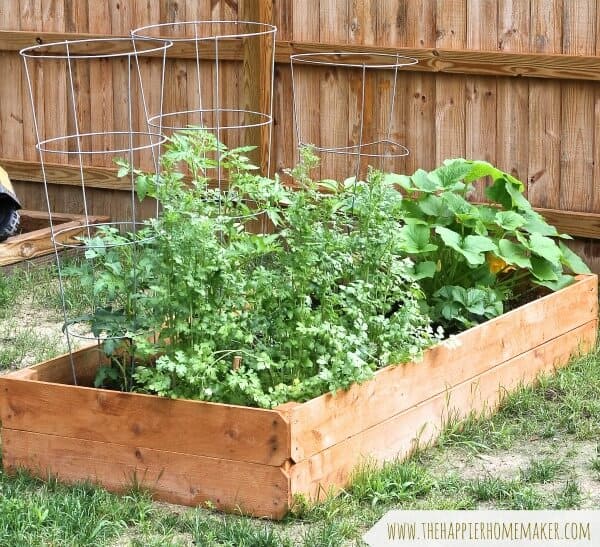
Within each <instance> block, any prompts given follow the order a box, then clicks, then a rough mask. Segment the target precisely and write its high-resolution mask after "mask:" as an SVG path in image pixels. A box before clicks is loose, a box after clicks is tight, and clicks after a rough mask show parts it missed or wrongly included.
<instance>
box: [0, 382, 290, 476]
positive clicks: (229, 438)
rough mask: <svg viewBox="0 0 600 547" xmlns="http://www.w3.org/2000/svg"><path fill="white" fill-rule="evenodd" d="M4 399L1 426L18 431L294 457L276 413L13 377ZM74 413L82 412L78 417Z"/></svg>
mask: <svg viewBox="0 0 600 547" xmlns="http://www.w3.org/2000/svg"><path fill="white" fill-rule="evenodd" d="M0 395H1V401H0V415H1V417H2V425H3V427H7V428H11V429H21V430H26V431H31V432H35V433H44V434H48V435H58V436H62V437H73V438H79V439H87V440H92V441H102V442H114V443H117V444H123V445H127V446H143V447H146V448H155V449H159V450H160V449H163V448H164V447H168V448H169V450H172V451H174V452H181V453H187V454H196V455H202V456H209V457H217V458H225V459H232V460H241V461H248V462H254V463H263V464H267V465H281V464H282V463H283V462H284V461H285V460H286V459H287V458H288V456H287V454H289V429H288V426H287V423H286V422H285V421H284V420H283V419H282V417H281V416H280V415H279V414H278V413H277V412H275V411H271V410H262V409H256V408H247V407H236V406H232V405H220V404H212V403H204V402H197V401H183V400H172V399H164V398H159V397H154V396H150V395H140V394H133V393H122V392H115V391H107V390H100V389H92V388H86V387H79V386H78V387H77V388H73V387H71V386H66V385H60V384H55V383H44V382H34V381H28V380H19V379H12V378H11V377H10V375H9V376H7V377H3V378H1V379H0ZM73 408H77V409H79V410H78V412H77V414H76V415H75V416H74V415H73V412H72V410H73ZM59 417H60V418H59ZM66 417H68V419H66Z"/></svg>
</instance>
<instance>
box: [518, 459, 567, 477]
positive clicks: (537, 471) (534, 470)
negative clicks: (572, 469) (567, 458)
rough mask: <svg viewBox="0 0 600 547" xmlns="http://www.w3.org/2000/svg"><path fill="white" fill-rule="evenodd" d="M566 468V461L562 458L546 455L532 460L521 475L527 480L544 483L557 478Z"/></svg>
mask: <svg viewBox="0 0 600 547" xmlns="http://www.w3.org/2000/svg"><path fill="white" fill-rule="evenodd" d="M564 468H565V462H564V461H563V460H562V459H558V460H557V459H555V458H551V457H545V458H541V459H539V460H532V461H531V463H530V464H529V467H528V468H527V469H525V470H523V471H522V472H521V475H522V477H523V480H524V481H525V482H529V483H536V482H537V483H542V484H543V483H547V482H551V481H553V480H554V479H556V477H557V475H558V474H559V473H560V472H561V471H562V470H564Z"/></svg>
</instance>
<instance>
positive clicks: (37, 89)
mask: <svg viewBox="0 0 600 547" xmlns="http://www.w3.org/2000/svg"><path fill="white" fill-rule="evenodd" d="M13 1H16V0H13ZM20 6H21V15H20V17H21V18H20V28H21V30H35V29H36V28H40V24H41V23H40V21H41V18H42V4H41V0H22V1H21V2H20ZM20 64H21V73H22V77H21V89H22V91H23V92H22V96H21V98H22V118H23V141H22V142H23V159H24V160H27V161H39V154H38V151H37V150H36V149H35V144H36V138H35V131H34V120H33V110H32V107H31V99H30V97H29V89H28V84H27V78H26V75H25V70H24V68H23V67H24V65H23V62H22V60H21V63H20ZM28 66H29V74H30V78H31V85H32V88H33V92H34V96H35V97H36V98H38V100H39V102H38V104H39V105H40V107H41V110H40V112H43V111H44V103H43V73H42V71H41V68H40V63H39V62H30V63H29V64H28ZM43 122H44V116H43V115H42V116H40V119H39V120H38V124H39V123H41V124H42V126H43ZM40 129H43V127H41V128H40ZM17 159H19V158H18V156H17Z"/></svg>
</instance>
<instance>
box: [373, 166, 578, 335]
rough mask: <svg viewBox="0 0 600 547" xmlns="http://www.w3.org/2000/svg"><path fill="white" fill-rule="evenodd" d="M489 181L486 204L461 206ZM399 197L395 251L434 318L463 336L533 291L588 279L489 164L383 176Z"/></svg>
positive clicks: (509, 180)
mask: <svg viewBox="0 0 600 547" xmlns="http://www.w3.org/2000/svg"><path fill="white" fill-rule="evenodd" d="M484 177H490V178H491V180H492V184H491V186H489V187H488V188H487V189H486V196H487V197H488V199H489V200H490V202H491V203H490V204H487V205H484V204H474V203H470V202H469V201H467V196H468V194H469V193H470V192H471V191H472V190H473V184H474V182H475V181H477V180H479V179H481V178H484ZM385 179H386V180H387V181H388V182H392V183H393V184H396V185H398V186H399V187H400V188H401V189H402V190H403V192H404V193H405V198H404V199H403V200H402V204H401V207H400V210H399V213H398V218H400V219H401V220H402V222H403V223H404V226H403V227H402V229H401V231H400V245H399V249H398V252H399V253H403V254H406V255H408V256H410V257H411V258H412V260H413V261H414V263H415V266H414V274H415V276H416V277H418V278H419V279H420V284H421V287H422V289H423V291H424V292H425V294H426V296H427V302H428V312H429V314H430V316H431V318H432V320H433V321H434V322H436V323H439V324H442V325H444V327H446V328H448V329H450V330H462V329H464V328H466V327H470V326H472V325H473V324H475V323H479V322H481V321H484V320H486V319H489V318H492V317H495V316H497V315H500V314H501V313H503V311H504V310H505V307H506V305H507V303H509V304H510V303H511V302H516V303H519V302H521V301H523V299H525V298H527V295H528V293H529V292H531V291H532V289H535V287H536V286H541V287H546V288H547V289H550V290H558V289H560V288H562V287H565V286H567V285H568V284H570V283H571V282H572V281H573V275H572V274H579V273H589V269H588V268H587V266H586V265H585V264H584V263H583V262H582V260H581V259H580V258H579V257H578V256H577V255H576V254H575V253H573V252H572V251H571V250H570V249H569V248H568V247H567V246H566V245H565V244H564V243H563V240H565V239H570V236H568V235H566V234H559V233H558V232H557V231H556V229H555V228H554V227H553V226H550V225H549V224H547V223H546V221H545V220H544V218H543V217H542V216H541V215H540V214H539V213H537V212H535V211H534V210H533V209H532V207H531V205H530V203H529V202H528V201H527V199H526V198H525V196H524V195H523V183H522V182H521V181H519V180H517V179H516V178H515V177H513V176H512V175H510V174H508V173H505V172H503V171H501V170H499V169H497V168H495V167H493V166H492V165H490V164H489V163H487V162H483V161H467V160H463V159H455V160H447V161H446V162H444V164H443V165H442V166H441V167H439V168H437V169H434V170H433V171H430V172H426V171H424V170H422V169H420V170H418V171H416V172H415V173H414V174H413V175H412V176H410V177H409V176H404V175H386V177H385Z"/></svg>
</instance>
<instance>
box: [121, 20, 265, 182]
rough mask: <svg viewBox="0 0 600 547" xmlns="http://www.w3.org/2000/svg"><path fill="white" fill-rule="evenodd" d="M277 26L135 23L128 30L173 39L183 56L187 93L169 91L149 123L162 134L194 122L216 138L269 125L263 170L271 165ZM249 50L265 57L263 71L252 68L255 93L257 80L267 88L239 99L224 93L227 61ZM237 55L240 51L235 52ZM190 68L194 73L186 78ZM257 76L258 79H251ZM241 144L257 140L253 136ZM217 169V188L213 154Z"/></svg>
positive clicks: (227, 83) (233, 136)
mask: <svg viewBox="0 0 600 547" xmlns="http://www.w3.org/2000/svg"><path fill="white" fill-rule="evenodd" d="M276 32H277V28H276V27H275V26H273V25H269V24H266V23H257V22H253V21H218V20H215V21H212V20H211V21H181V22H174V23H161V24H154V25H148V26H145V27H141V28H137V29H135V30H133V31H132V32H131V35H132V37H133V38H134V39H135V40H138V39H142V40H148V39H152V40H164V41H165V42H169V43H173V45H174V48H175V50H177V51H178V52H180V53H181V54H182V57H183V58H185V59H186V60H187V63H188V64H187V75H188V78H187V81H186V84H187V93H186V94H185V96H176V97H169V101H168V102H169V104H168V107H165V109H164V110H163V111H161V112H153V113H150V116H149V118H148V119H149V124H150V126H152V127H155V128H160V130H161V131H162V132H164V133H166V134H170V133H172V132H173V131H177V130H182V129H189V128H190V127H197V128H199V129H203V130H206V131H211V132H214V133H215V135H216V137H217V140H218V141H219V142H225V143H226V144H228V141H230V140H231V141H235V139H236V138H240V137H242V138H244V137H245V136H246V135H247V134H248V131H249V130H251V129H258V130H263V129H264V130H266V131H268V137H267V147H266V150H264V151H263V154H264V155H266V157H267V165H266V174H268V173H269V172H270V167H271V142H272V125H273V74H274V67H275V34H276ZM251 51H254V52H255V53H256V52H258V54H259V55H261V56H262V57H263V61H264V65H263V66H264V68H265V73H264V74H256V75H254V76H255V77H254V78H253V82H251V83H249V82H245V85H246V86H249V87H250V88H252V87H254V88H255V89H254V91H256V93H255V94H254V95H255V96H256V97H260V91H261V85H262V86H266V87H267V88H269V89H270V92H269V93H268V96H267V97H268V100H267V101H266V104H264V102H262V101H260V99H259V100H258V104H254V103H252V102H249V104H240V99H239V93H234V94H231V93H228V88H229V87H230V86H231V85H232V84H231V82H230V81H229V77H228V74H229V73H228V72H227V69H228V67H227V63H230V61H231V60H233V59H236V57H237V56H238V55H239V53H240V52H244V55H245V58H244V61H245V62H246V61H248V56H249V55H251V53H250V52H251ZM238 58H239V57H238ZM190 73H192V74H193V76H192V77H191V78H190V77H189V76H190ZM257 79H258V80H259V81H258V82H256V81H255V80H257ZM244 144H251V145H258V144H259V143H257V142H244ZM215 159H216V163H217V165H216V172H215V174H214V177H212V178H213V179H214V180H215V181H216V183H217V185H218V187H219V190H221V189H222V187H223V186H224V182H225V181H224V180H223V172H222V166H221V162H220V159H219V155H218V154H217V155H216V158H215Z"/></svg>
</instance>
